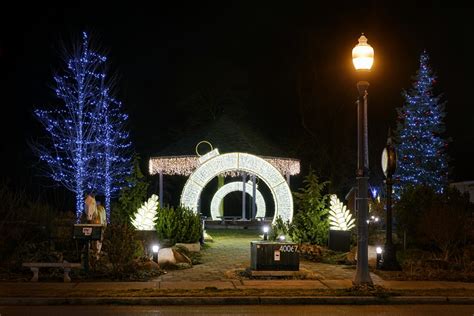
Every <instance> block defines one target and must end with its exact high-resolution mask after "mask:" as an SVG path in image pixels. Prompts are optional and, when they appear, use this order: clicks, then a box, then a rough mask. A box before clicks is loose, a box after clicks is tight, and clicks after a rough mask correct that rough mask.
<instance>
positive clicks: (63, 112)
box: [34, 33, 106, 219]
mask: <svg viewBox="0 0 474 316" xmlns="http://www.w3.org/2000/svg"><path fill="white" fill-rule="evenodd" d="M65 62H66V65H67V67H66V69H65V71H64V74H63V75H55V76H54V81H55V92H56V96H57V97H58V98H59V99H61V100H62V102H63V106H62V107H54V108H52V109H48V110H44V109H36V110H35V111H34V114H35V116H36V118H37V119H38V120H39V121H40V123H41V124H42V125H43V126H44V128H45V130H46V132H47V135H48V138H49V143H47V144H40V143H36V144H35V145H34V150H35V152H36V154H37V155H38V156H39V158H40V160H41V161H43V162H44V163H45V165H46V169H45V171H46V175H48V176H50V177H51V178H52V179H53V180H54V181H56V182H58V183H60V184H61V185H63V186H64V187H66V188H67V189H68V190H70V191H72V192H74V193H75V195H76V216H77V218H78V219H79V218H80V216H81V215H82V213H83V209H84V197H85V193H93V192H94V190H95V188H96V184H95V181H96V176H95V174H94V172H93V171H94V170H95V169H96V167H97V161H96V153H97V141H96V140H97V131H98V129H97V127H98V126H99V125H98V120H99V118H100V116H99V112H100V104H101V102H102V91H103V89H104V80H103V79H104V78H105V73H104V69H105V68H104V66H105V62H106V58H105V56H102V55H100V54H98V53H97V52H96V51H94V50H93V49H91V47H90V42H89V38H88V36H87V34H86V33H83V37H82V42H81V43H80V44H79V45H76V46H75V47H74V48H73V50H72V52H71V53H70V55H69V56H67V57H66V58H65Z"/></svg>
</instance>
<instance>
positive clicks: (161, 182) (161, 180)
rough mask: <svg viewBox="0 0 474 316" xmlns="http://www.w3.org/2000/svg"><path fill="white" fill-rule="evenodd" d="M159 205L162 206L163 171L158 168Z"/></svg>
mask: <svg viewBox="0 0 474 316" xmlns="http://www.w3.org/2000/svg"><path fill="white" fill-rule="evenodd" d="M159 195H160V207H164V205H163V171H162V170H160V193H159Z"/></svg>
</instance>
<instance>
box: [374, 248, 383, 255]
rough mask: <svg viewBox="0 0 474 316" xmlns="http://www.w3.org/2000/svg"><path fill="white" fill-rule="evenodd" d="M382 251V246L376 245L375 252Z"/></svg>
mask: <svg viewBox="0 0 474 316" xmlns="http://www.w3.org/2000/svg"><path fill="white" fill-rule="evenodd" d="M382 251H383V249H382V247H377V248H375V252H376V253H377V254H381V253H382Z"/></svg>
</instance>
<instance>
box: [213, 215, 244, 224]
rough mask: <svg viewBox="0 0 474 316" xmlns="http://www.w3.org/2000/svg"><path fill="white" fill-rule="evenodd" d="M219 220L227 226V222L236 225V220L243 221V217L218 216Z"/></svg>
mask: <svg viewBox="0 0 474 316" xmlns="http://www.w3.org/2000/svg"><path fill="white" fill-rule="evenodd" d="M217 218H220V219H221V220H222V224H225V222H226V221H232V223H235V221H236V220H238V219H242V217H241V216H217Z"/></svg>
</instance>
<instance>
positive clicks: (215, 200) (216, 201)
mask: <svg viewBox="0 0 474 316" xmlns="http://www.w3.org/2000/svg"><path fill="white" fill-rule="evenodd" d="M246 184H247V185H246V186H245V193H248V194H249V195H250V196H251V197H253V188H252V185H253V184H252V182H250V181H249V182H247V183H246ZM243 186H244V183H243V182H242V181H240V182H239V181H237V182H230V183H227V184H225V185H223V186H222V187H221V188H220V189H219V190H217V192H216V194H214V196H213V197H212V201H211V217H212V219H213V220H216V219H218V217H219V216H222V215H224V214H221V213H220V212H219V206H220V205H221V204H222V201H223V200H224V198H225V197H226V195H227V194H229V193H231V192H235V191H241V192H242V191H243ZM255 193H256V196H257V198H256V201H255V202H256V204H257V214H256V215H255V217H256V218H258V217H265V213H266V211H267V210H266V205H265V200H264V199H263V195H262V193H260V191H259V190H255Z"/></svg>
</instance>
